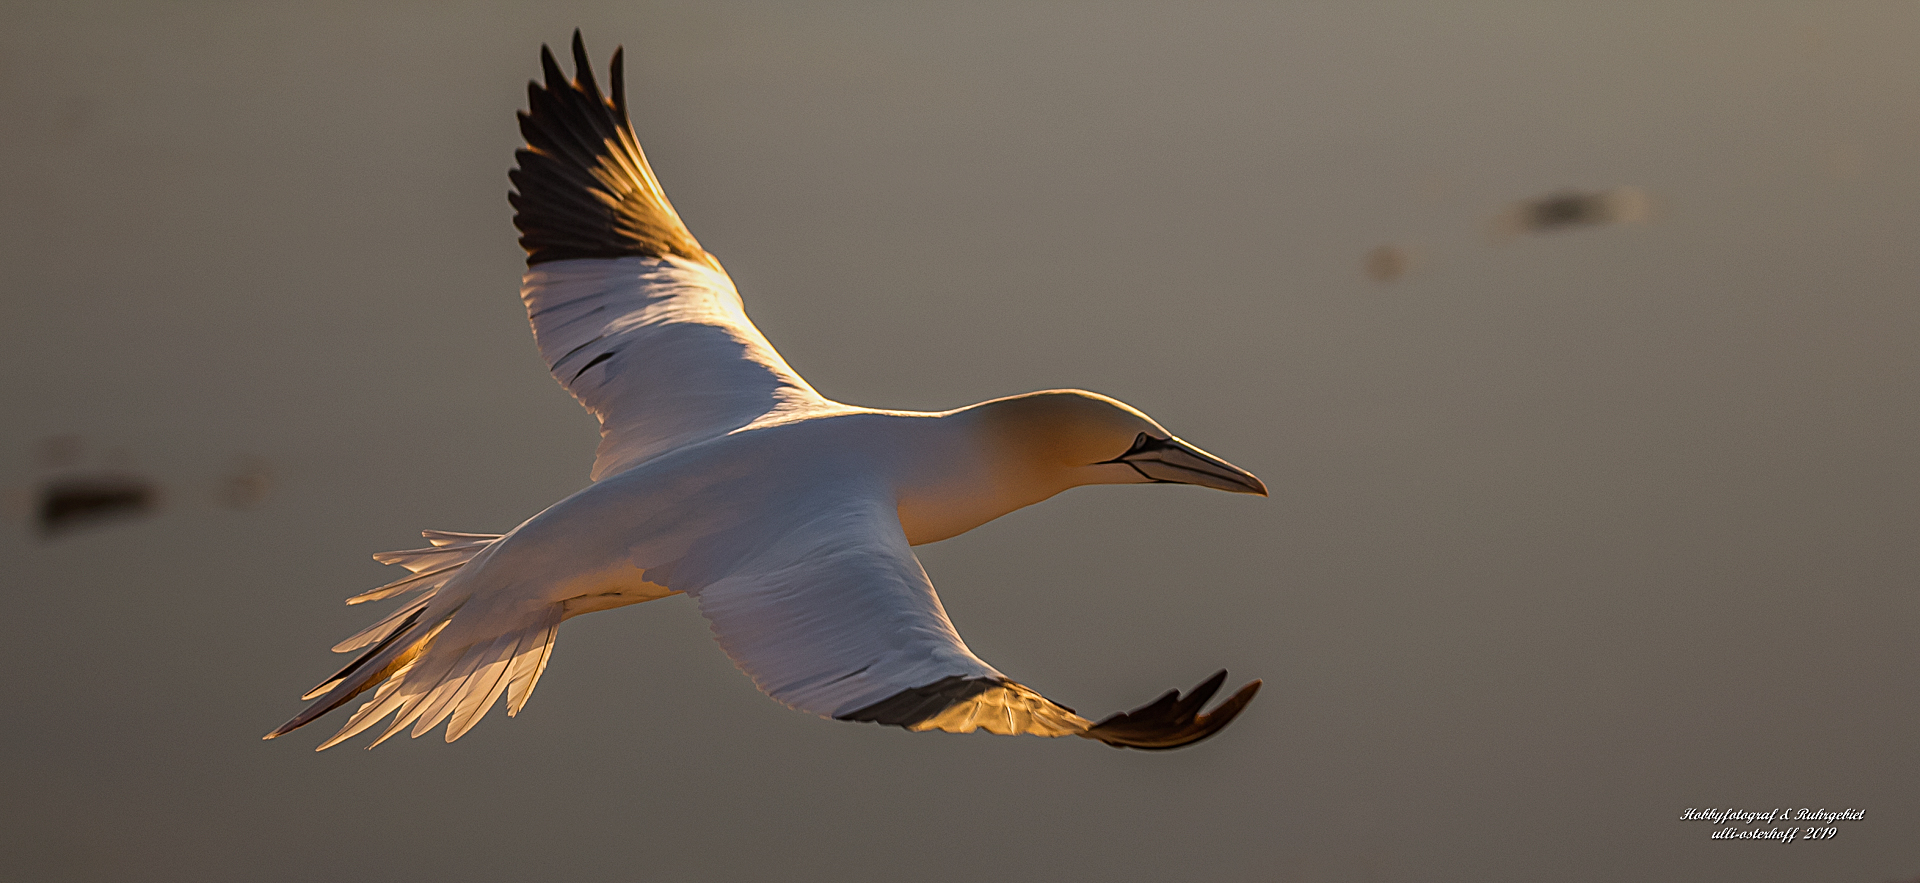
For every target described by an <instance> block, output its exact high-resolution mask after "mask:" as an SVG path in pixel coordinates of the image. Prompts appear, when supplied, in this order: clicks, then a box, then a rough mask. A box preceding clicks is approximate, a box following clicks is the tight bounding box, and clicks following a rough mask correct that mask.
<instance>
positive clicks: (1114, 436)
mask: <svg viewBox="0 0 1920 883" xmlns="http://www.w3.org/2000/svg"><path fill="white" fill-rule="evenodd" d="M968 410H969V411H971V412H973V415H974V416H975V417H976V419H978V421H979V425H980V429H981V432H982V433H983V435H984V437H985V438H986V439H987V441H988V442H989V444H991V445H993V446H994V447H995V448H996V449H997V450H996V454H997V456H996V457H995V459H997V460H999V461H1000V462H1001V463H1002V464H1005V465H1006V466H1011V467H1013V468H1014V469H1015V470H1016V471H1017V472H1020V473H1024V475H1021V476H1020V478H1022V479H1024V480H1026V481H1029V482H1038V483H1041V484H1045V485H1053V486H1054V490H1056V491H1057V490H1064V489H1065V488H1069V487H1077V486H1080V485H1086V484H1146V483H1157V484H1197V485H1200V486H1202V487H1210V488H1216V489H1218V490H1223V491H1232V492H1235V493H1249V494H1259V495H1261V496H1266V493H1267V486H1266V485H1264V484H1262V483H1261V482H1260V479H1258V478H1255V477H1254V476H1253V473H1251V472H1248V471H1246V470H1244V469H1241V468H1240V467H1238V466H1235V465H1233V464H1231V463H1228V462H1227V461H1225V460H1222V459H1220V458H1219V457H1215V456H1214V455H1212V454H1209V453H1207V452H1206V451H1203V450H1201V449H1199V448H1197V447H1194V446H1193V445H1191V444H1188V443H1187V442H1185V441H1182V440H1181V439H1179V438H1178V437H1176V436H1174V435H1173V433H1170V432H1168V431H1167V430H1166V429H1165V428H1164V427H1162V426H1161V425H1160V424H1159V423H1156V422H1154V420H1153V418H1152V417H1148V416H1147V415H1145V414H1142V413H1140V412H1139V411H1138V410H1136V409H1134V408H1133V407H1132V406H1130V405H1128V404H1126V403H1125V402H1121V401H1117V400H1115V399H1111V398H1108V397H1106V396H1103V395H1100V394H1099V393H1093V392H1087V391H1085V390H1079V389H1050V390H1046V391H1043V392H1035V393H1028V394H1026V395H1021V396H1012V397H1010V398H1004V399H994V400H993V401H990V402H982V403H980V404H978V405H975V406H973V407H972V408H970V409H968ZM1049 495H1051V494H1050V493H1049Z"/></svg>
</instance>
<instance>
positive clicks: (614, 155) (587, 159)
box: [511, 30, 719, 269]
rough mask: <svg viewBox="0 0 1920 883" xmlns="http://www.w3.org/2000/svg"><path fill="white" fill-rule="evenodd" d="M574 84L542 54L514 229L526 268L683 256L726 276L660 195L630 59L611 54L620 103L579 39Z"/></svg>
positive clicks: (532, 86) (523, 119)
mask: <svg viewBox="0 0 1920 883" xmlns="http://www.w3.org/2000/svg"><path fill="white" fill-rule="evenodd" d="M572 51H573V61H574V66H575V72H574V76H573V77H572V78H571V79H569V78H568V77H567V76H566V74H564V73H562V72H561V70H560V64H559V61H558V60H556V59H555V58H554V55H553V50H552V49H551V48H550V47H548V46H541V47H540V69H541V73H542V76H543V77H544V78H545V80H546V82H545V83H544V84H542V83H540V82H538V81H535V82H530V83H528V84H527V110H525V111H523V112H521V113H519V114H518V119H519V123H520V132H521V135H522V136H524V137H525V138H526V142H527V146H526V147H525V148H523V149H521V150H520V151H518V152H517V153H516V160H517V162H518V166H519V167H518V168H517V169H515V170H514V173H513V174H512V175H511V180H512V183H513V186H514V193H513V195H514V198H513V200H512V202H513V206H514V209H515V211H514V218H513V223H514V226H515V227H518V228H519V230H520V233H521V237H520V244H521V246H522V247H524V248H525V249H526V251H527V265H528V266H532V265H535V264H540V263H544V262H547V261H558V260H571V259H577V258H618V257H629V256H645V257H656V258H659V257H668V256H675V257H681V258H686V259H689V260H694V261H699V262H701V263H705V264H707V265H708V266H712V267H715V268H716V269H717V268H718V266H719V264H718V262H716V261H714V259H713V258H712V256H710V255H708V254H707V253H706V251H705V250H704V249H702V248H701V247H700V243H699V242H697V241H695V240H694V238H693V234H691V233H689V232H687V228H686V225H684V224H682V223H681V221H680V216H679V215H678V214H676V213H675V212H674V210H673V206H672V205H670V204H669V203H668V202H667V200H666V197H665V196H663V195H662V191H661V189H660V184H659V181H658V180H656V179H655V178H654V175H653V170H652V169H650V168H649V167H648V166H647V160H646V155H645V154H644V153H643V152H642V151H641V150H640V143H639V139H638V138H636V137H635V136H634V135H633V129H632V126H631V124H630V123H629V121H628V112H627V94H626V93H627V90H626V75H625V65H624V59H625V52H624V50H617V51H615V52H614V55H613V64H612V71H611V73H612V81H611V85H612V88H613V95H612V100H611V101H609V100H608V99H607V97H605V96H603V95H602V94H601V92H600V87H599V84H598V83H597V82H596V81H595V80H594V77H593V69H592V59H591V58H590V57H589V56H588V54H587V48H586V41H585V39H584V38H583V37H582V36H581V35H580V32H579V31H577V30H576V31H575V32H574V37H573V44H572Z"/></svg>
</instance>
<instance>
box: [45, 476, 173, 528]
mask: <svg viewBox="0 0 1920 883" xmlns="http://www.w3.org/2000/svg"><path fill="white" fill-rule="evenodd" d="M159 505H160V487H159V485H156V484H154V483H153V482H151V481H148V480H147V479H145V478H141V477H140V476H137V475H133V474H131V473H102V474H96V475H73V476H65V477H62V478H55V479H52V480H50V481H48V482H47V483H46V484H44V485H41V487H40V496H39V500H38V505H37V507H36V509H35V513H34V515H35V520H36V521H37V522H38V524H39V527H40V535H41V536H43V537H53V536H56V535H58V534H62V533H66V532H68V531H71V530H75V529H79V528H84V527H93V526H96V525H99V524H102V523H105V522H109V521H115V520H120V519H126V518H131V517H135V516H143V515H149V514H152V513H153V511H154V510H155V509H158V508H159Z"/></svg>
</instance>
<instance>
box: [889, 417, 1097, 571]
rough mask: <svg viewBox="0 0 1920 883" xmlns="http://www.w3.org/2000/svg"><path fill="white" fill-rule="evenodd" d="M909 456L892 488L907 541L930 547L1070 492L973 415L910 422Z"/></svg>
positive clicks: (1056, 474) (1062, 478)
mask: <svg viewBox="0 0 1920 883" xmlns="http://www.w3.org/2000/svg"><path fill="white" fill-rule="evenodd" d="M913 423H914V424H915V425H912V426H910V427H909V429H910V430H911V431H912V432H911V434H912V435H913V436H914V437H913V438H912V439H911V442H910V444H909V446H908V449H909V450H911V452H912V453H911V454H909V455H908V456H905V457H903V458H902V460H901V464H900V465H901V470H900V474H899V478H898V479H897V481H896V484H895V487H896V488H897V494H898V499H899V511H900V526H901V527H902V528H904V529H905V530H906V533H907V542H909V543H912V544H913V545H920V544H922V543H933V542H938V541H940V540H944V539H947V538H948V537H953V536H958V535H960V534H963V533H966V532H967V531H969V530H972V529H974V528H976V527H979V526H980V525H982V524H985V523H987V522H989V521H992V520H994V519H995V518H999V517H1000V516H1002V515H1005V514H1007V513H1009V512H1012V511H1014V510H1015V509H1020V508H1023V507H1026V506H1031V505H1033V504H1035V503H1038V502H1040V501H1041V500H1044V499H1047V498H1048V497H1051V496H1053V495H1054V494H1057V493H1059V492H1061V491H1063V490H1066V489H1067V488H1068V487H1070V486H1071V484H1070V482H1068V480H1067V479H1066V476H1065V474H1064V473H1060V472H1057V471H1055V470H1046V469H1042V468H1039V467H1037V466H1036V465H1035V464H1034V462H1033V458H1031V457H1029V456H1026V455H1025V452H1023V451H1022V450H1021V449H1020V448H1019V446H1018V445H1016V444H1012V443H1010V442H1009V440H1007V439H1005V438H1003V437H1001V436H1002V435H1003V433H999V432H996V431H995V427H994V425H993V424H992V422H990V421H984V420H981V419H980V415H979V412H978V411H977V410H975V409H963V410H959V411H952V412H948V413H945V414H940V415H937V416H929V417H927V418H925V419H921V420H915V421H913Z"/></svg>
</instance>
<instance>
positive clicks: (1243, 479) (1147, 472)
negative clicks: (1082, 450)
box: [1108, 432, 1267, 497]
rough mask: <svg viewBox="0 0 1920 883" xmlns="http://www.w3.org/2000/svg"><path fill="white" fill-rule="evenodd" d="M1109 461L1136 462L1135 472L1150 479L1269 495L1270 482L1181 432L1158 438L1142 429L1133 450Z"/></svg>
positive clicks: (1239, 492) (1133, 464) (1133, 465)
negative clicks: (1190, 441)
mask: <svg viewBox="0 0 1920 883" xmlns="http://www.w3.org/2000/svg"><path fill="white" fill-rule="evenodd" d="M1108 462H1111V463H1125V464H1127V465H1128V466H1132V467H1133V469H1134V471H1135V472H1138V473H1140V474H1141V475H1144V476H1146V477H1147V479H1148V480H1150V481H1156V482H1167V483H1172V484H1197V485H1199V486H1201V487H1210V488H1213V489H1215V490H1222V491H1228V492H1231V493H1236V494H1259V495H1260V496H1263V497H1264V496H1266V495H1267V486H1266V485H1265V484H1264V483H1262V482H1261V481H1260V479H1258V478H1256V477H1254V474H1253V473H1251V472H1248V471H1247V470H1245V469H1241V468H1240V467H1238V466H1235V465H1233V464H1232V463H1228V462H1227V461H1225V460H1222V459H1220V458H1219V457H1215V456H1214V455H1212V454H1209V453H1207V452H1206V451H1203V450H1200V449H1199V448H1197V447H1195V446H1193V445H1191V444H1188V443H1187V442H1186V441H1183V440H1182V439H1180V438H1179V437H1178V436H1168V437H1166V438H1154V437H1153V436H1150V435H1148V434H1146V433H1144V432H1143V433H1140V438H1139V439H1138V440H1136V441H1135V442H1134V443H1133V449H1132V450H1130V451H1127V452H1126V453H1125V454H1122V455H1120V456H1119V457H1117V458H1115V459H1113V460H1110V461H1108Z"/></svg>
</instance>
